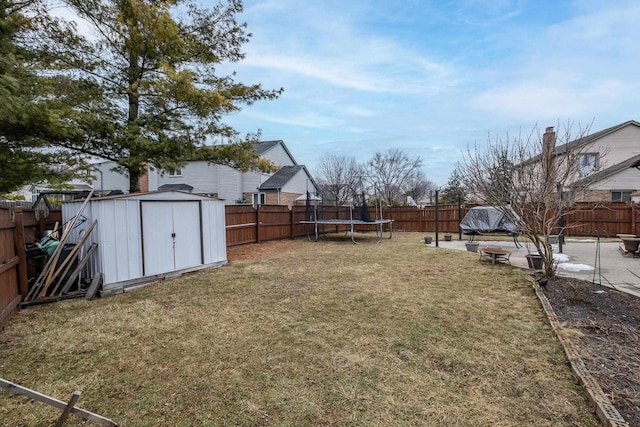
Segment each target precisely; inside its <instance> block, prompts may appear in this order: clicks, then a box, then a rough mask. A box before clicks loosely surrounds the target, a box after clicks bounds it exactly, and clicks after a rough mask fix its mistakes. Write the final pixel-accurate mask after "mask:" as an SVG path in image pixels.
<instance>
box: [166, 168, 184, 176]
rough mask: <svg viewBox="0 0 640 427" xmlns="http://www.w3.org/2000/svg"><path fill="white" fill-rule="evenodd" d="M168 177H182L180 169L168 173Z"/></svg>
mask: <svg viewBox="0 0 640 427" xmlns="http://www.w3.org/2000/svg"><path fill="white" fill-rule="evenodd" d="M169 176H182V168H176V170H174V171H169Z"/></svg>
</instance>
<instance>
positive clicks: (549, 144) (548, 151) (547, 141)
mask: <svg viewBox="0 0 640 427" xmlns="http://www.w3.org/2000/svg"><path fill="white" fill-rule="evenodd" d="M555 150H556V133H555V132H554V131H553V126H550V127H548V128H547V129H545V131H544V135H542V155H543V156H544V157H551V156H553V152H554V151H555Z"/></svg>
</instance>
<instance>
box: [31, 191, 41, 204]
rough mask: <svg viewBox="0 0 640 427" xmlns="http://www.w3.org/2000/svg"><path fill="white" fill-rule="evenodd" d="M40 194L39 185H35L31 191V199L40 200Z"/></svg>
mask: <svg viewBox="0 0 640 427" xmlns="http://www.w3.org/2000/svg"><path fill="white" fill-rule="evenodd" d="M39 195H40V189H39V188H38V187H33V190H32V191H31V201H32V202H35V201H36V200H38V196H39Z"/></svg>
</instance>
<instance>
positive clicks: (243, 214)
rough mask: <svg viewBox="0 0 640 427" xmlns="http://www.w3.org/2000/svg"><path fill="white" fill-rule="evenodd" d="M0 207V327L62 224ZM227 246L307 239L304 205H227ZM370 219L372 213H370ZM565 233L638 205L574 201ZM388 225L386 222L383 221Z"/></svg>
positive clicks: (442, 209) (411, 216)
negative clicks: (39, 251)
mask: <svg viewBox="0 0 640 427" xmlns="http://www.w3.org/2000/svg"><path fill="white" fill-rule="evenodd" d="M471 207H473V205H467V206H461V207H458V206H457V205H441V206H439V207H438V231H440V232H444V233H458V232H459V230H460V229H459V225H458V224H459V222H460V219H461V218H463V217H464V215H466V213H467V212H468V211H469V209H470V208H471ZM13 209H14V211H15V212H14V214H13V215H12V209H10V208H7V207H0V327H2V325H3V324H4V323H6V320H7V319H8V317H9V316H10V315H11V314H12V313H13V312H14V311H15V310H16V309H17V307H18V305H19V303H20V302H21V301H22V299H23V298H24V296H25V295H26V292H27V281H28V278H29V277H33V276H34V275H35V274H36V266H34V265H30V263H29V262H28V261H29V260H27V257H26V253H25V249H24V248H25V243H32V242H34V241H35V240H36V239H38V238H40V237H41V236H42V233H43V231H44V230H47V229H52V228H53V226H54V224H55V222H56V221H58V222H62V214H61V211H55V210H52V211H51V212H49V214H48V216H45V213H44V212H43V211H38V212H36V211H32V210H23V209H22V208H21V207H15V208H13ZM225 209H226V238H227V246H238V245H244V244H248V243H260V242H266V241H269V240H280V239H293V238H295V237H303V236H304V237H306V236H307V232H308V231H310V232H311V234H313V230H312V229H311V230H309V227H312V226H306V225H303V224H300V221H302V220H304V219H305V217H306V216H307V212H306V207H305V206H294V207H293V208H291V209H289V208H288V207H287V206H279V205H263V206H260V207H258V208H257V209H254V208H253V207H252V206H250V205H227V206H226V208H225ZM370 213H371V217H372V218H375V213H374V212H373V211H371V212H370ZM319 215H321V218H324V219H335V218H341V219H348V218H351V217H353V218H358V212H357V211H355V210H354V212H350V208H349V207H324V208H322V209H321V210H320V211H319ZM382 217H383V218H385V219H389V218H390V219H393V229H394V231H414V232H422V233H428V232H435V230H436V209H435V207H434V206H429V207H426V208H422V209H420V208H416V207H396V208H392V209H391V210H388V209H385V210H384V211H383V213H382ZM565 223H566V224H567V226H568V228H567V230H566V234H567V235H570V236H598V235H599V236H604V237H614V236H615V235H616V234H640V227H639V225H638V224H640V209H639V208H638V205H637V204H635V203H632V204H626V203H622V202H620V203H606V204H597V205H594V204H589V203H578V204H576V205H574V206H573V207H572V208H571V210H570V211H569V210H568V213H567V214H566V215H565ZM385 227H388V225H385ZM345 229H346V226H344V225H342V226H335V225H332V226H324V227H321V228H320V231H321V232H341V231H345ZM357 229H358V230H363V231H364V230H369V231H374V230H375V229H374V228H373V227H372V226H368V225H363V226H358V227H357Z"/></svg>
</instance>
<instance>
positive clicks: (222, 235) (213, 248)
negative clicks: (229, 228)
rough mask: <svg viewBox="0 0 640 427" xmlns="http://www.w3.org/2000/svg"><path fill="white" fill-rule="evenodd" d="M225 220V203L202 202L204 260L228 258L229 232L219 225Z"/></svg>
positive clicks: (206, 262) (208, 261)
mask: <svg viewBox="0 0 640 427" xmlns="http://www.w3.org/2000/svg"><path fill="white" fill-rule="evenodd" d="M220 221H222V222H223V223H224V221H225V209H224V205H223V204H222V203H219V202H211V201H206V202H202V234H203V237H204V238H203V241H202V249H203V251H204V262H205V264H209V263H212V262H216V261H217V260H220V259H226V258H227V233H226V230H225V228H224V227H222V228H221V227H219V226H218V224H220Z"/></svg>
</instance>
